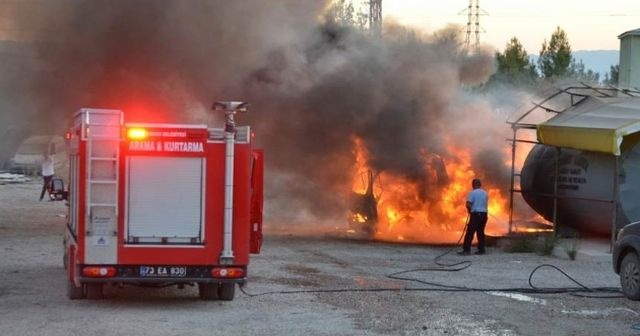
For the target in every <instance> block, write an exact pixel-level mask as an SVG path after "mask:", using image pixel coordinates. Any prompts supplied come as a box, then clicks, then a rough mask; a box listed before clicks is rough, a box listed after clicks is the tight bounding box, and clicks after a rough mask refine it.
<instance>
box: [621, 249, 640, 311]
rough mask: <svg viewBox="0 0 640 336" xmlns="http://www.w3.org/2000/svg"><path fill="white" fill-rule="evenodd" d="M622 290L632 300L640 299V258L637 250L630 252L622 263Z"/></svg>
mask: <svg viewBox="0 0 640 336" xmlns="http://www.w3.org/2000/svg"><path fill="white" fill-rule="evenodd" d="M620 285H621V286H622V292H623V293H624V295H625V296H626V297H627V298H629V299H631V300H640V259H638V255H637V254H636V253H635V252H631V253H628V254H627V255H626V256H624V258H623V259H622V263H621V264H620Z"/></svg>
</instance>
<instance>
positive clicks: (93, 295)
mask: <svg viewBox="0 0 640 336" xmlns="http://www.w3.org/2000/svg"><path fill="white" fill-rule="evenodd" d="M85 286H86V288H87V299H89V300H98V299H102V284H101V283H88V284H86V285H85Z"/></svg>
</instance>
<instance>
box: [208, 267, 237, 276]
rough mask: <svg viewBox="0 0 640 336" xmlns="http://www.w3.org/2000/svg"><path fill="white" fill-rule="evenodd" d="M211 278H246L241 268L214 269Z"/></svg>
mask: <svg viewBox="0 0 640 336" xmlns="http://www.w3.org/2000/svg"><path fill="white" fill-rule="evenodd" d="M211 276H213V277H214V278H227V279H237V278H242V277H243V276H244V269H242V268H240V267H224V268H222V267H214V268H213V269H212V270H211Z"/></svg>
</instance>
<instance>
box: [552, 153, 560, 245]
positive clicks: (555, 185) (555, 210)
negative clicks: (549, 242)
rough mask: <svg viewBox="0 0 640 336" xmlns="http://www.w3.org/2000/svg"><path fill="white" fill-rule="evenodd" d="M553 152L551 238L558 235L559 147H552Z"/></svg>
mask: <svg viewBox="0 0 640 336" xmlns="http://www.w3.org/2000/svg"><path fill="white" fill-rule="evenodd" d="M554 149H555V152H554V156H555V165H554V166H555V167H554V170H555V173H554V174H555V179H554V181H553V236H554V237H555V236H556V235H557V234H558V179H559V175H560V166H559V164H558V160H559V157H560V147H554Z"/></svg>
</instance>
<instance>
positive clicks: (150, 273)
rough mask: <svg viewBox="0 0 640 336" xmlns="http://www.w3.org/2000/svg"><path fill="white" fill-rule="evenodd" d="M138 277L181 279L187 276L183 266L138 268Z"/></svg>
mask: <svg viewBox="0 0 640 336" xmlns="http://www.w3.org/2000/svg"><path fill="white" fill-rule="evenodd" d="M140 276H142V277H149V278H165V277H166V278H182V277H185V276H187V268H186V267H185V266H140Z"/></svg>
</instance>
